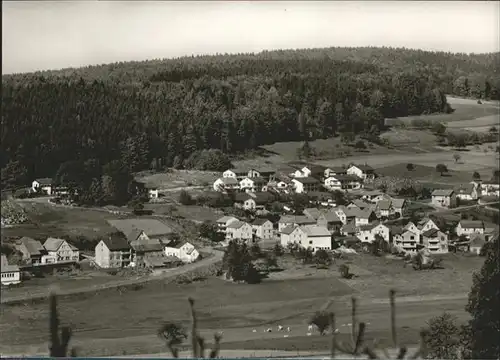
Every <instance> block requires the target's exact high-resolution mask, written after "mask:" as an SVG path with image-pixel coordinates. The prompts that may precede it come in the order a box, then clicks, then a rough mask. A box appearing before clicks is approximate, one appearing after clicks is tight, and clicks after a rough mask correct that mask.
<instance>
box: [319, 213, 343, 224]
mask: <svg viewBox="0 0 500 360" xmlns="http://www.w3.org/2000/svg"><path fill="white" fill-rule="evenodd" d="M323 215H324V216H325V219H326V221H327V222H328V223H341V222H342V220H340V218H339V217H338V215H337V214H336V213H335V212H334V211H324V212H323Z"/></svg>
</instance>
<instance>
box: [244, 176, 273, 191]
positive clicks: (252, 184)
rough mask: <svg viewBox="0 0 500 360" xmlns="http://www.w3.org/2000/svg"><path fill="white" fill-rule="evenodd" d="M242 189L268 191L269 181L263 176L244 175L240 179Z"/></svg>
mask: <svg viewBox="0 0 500 360" xmlns="http://www.w3.org/2000/svg"><path fill="white" fill-rule="evenodd" d="M240 190H242V191H251V192H259V191H267V181H266V180H265V179H264V178H262V177H260V176H259V177H248V176H247V177H244V178H243V179H241V180H240Z"/></svg>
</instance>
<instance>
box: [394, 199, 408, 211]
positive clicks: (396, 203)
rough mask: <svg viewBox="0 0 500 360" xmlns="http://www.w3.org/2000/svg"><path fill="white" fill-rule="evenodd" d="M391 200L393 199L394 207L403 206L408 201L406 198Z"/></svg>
mask: <svg viewBox="0 0 500 360" xmlns="http://www.w3.org/2000/svg"><path fill="white" fill-rule="evenodd" d="M391 201H392V207H394V208H395V209H400V208H402V207H403V206H404V204H405V202H406V200H405V199H396V198H393V199H392V200H391Z"/></svg>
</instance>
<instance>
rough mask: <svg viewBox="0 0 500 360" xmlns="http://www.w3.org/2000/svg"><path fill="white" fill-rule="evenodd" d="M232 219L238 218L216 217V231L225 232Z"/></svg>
mask: <svg viewBox="0 0 500 360" xmlns="http://www.w3.org/2000/svg"><path fill="white" fill-rule="evenodd" d="M234 221H238V219H237V218H235V217H234V216H223V217H221V218H220V219H217V221H216V223H217V231H218V232H221V233H226V228H227V226H228V225H229V224H230V223H232V222H234Z"/></svg>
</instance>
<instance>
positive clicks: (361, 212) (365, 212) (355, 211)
mask: <svg viewBox="0 0 500 360" xmlns="http://www.w3.org/2000/svg"><path fill="white" fill-rule="evenodd" d="M347 210H348V211H347V213H346V216H347V217H352V216H354V217H356V218H357V219H368V218H370V216H371V215H372V214H373V210H372V209H359V208H351V209H347Z"/></svg>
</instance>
